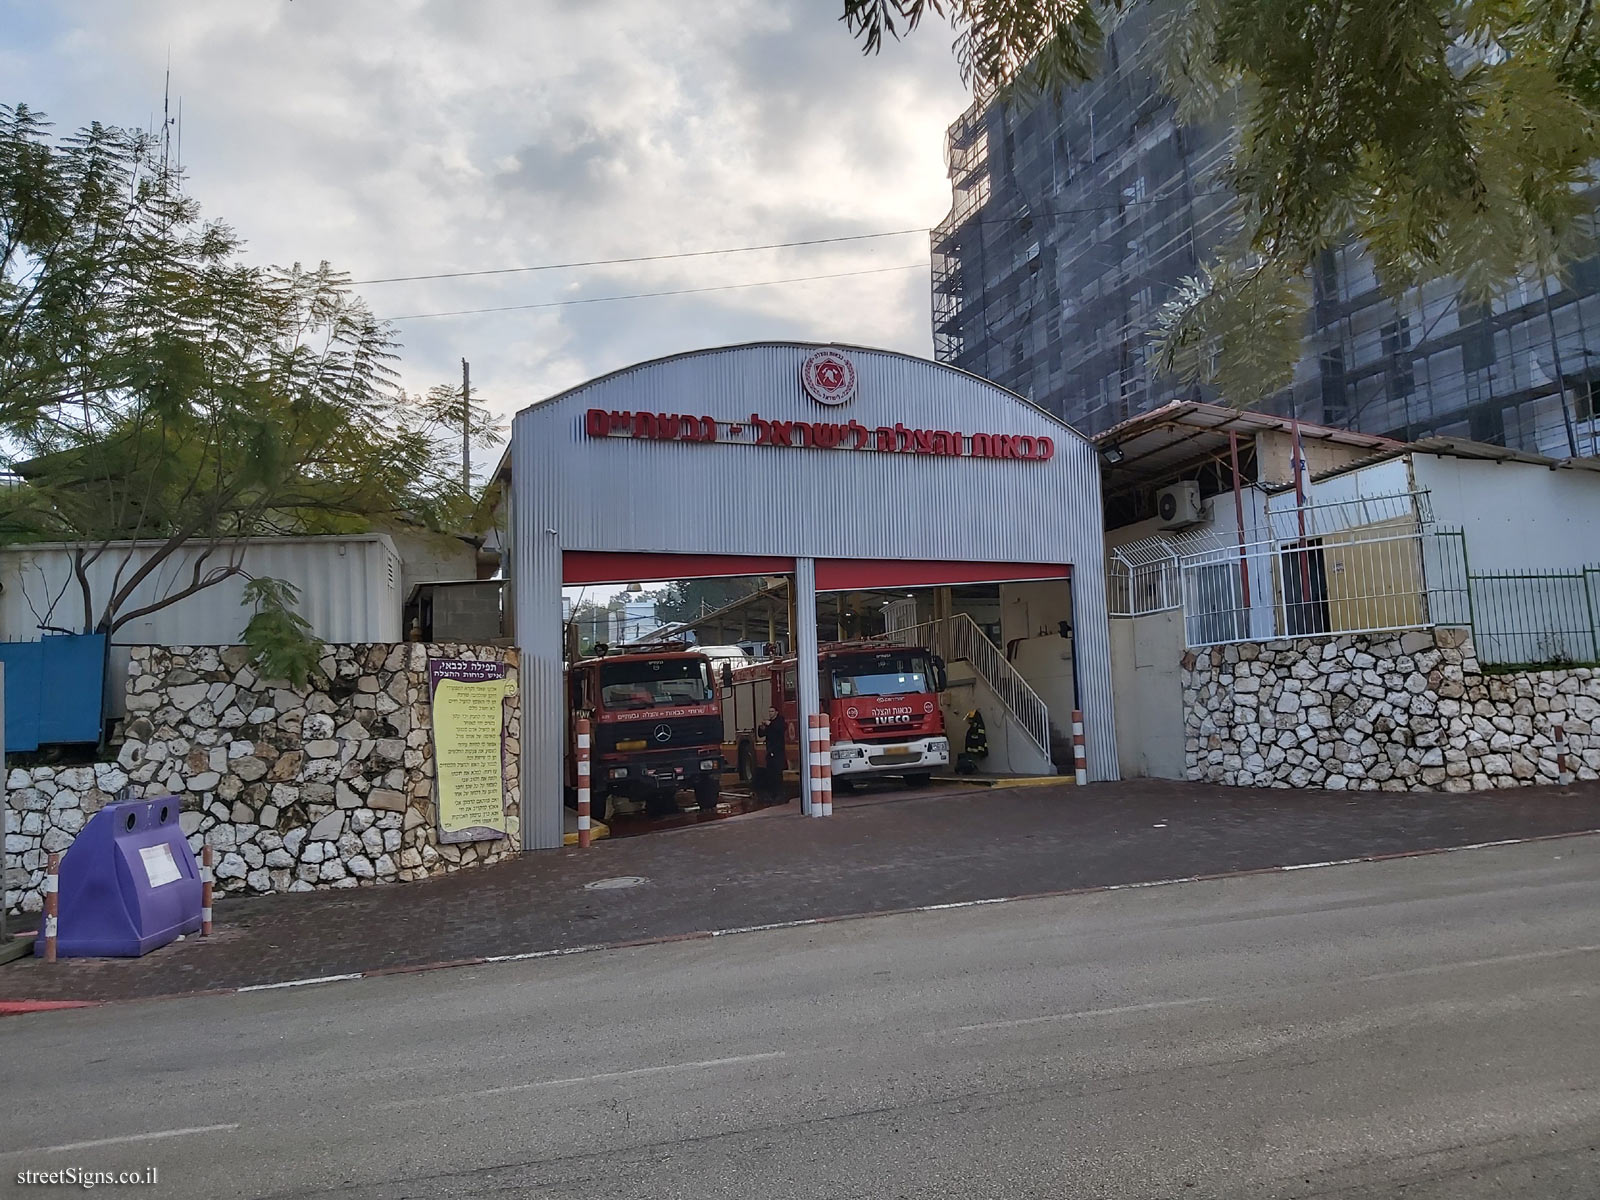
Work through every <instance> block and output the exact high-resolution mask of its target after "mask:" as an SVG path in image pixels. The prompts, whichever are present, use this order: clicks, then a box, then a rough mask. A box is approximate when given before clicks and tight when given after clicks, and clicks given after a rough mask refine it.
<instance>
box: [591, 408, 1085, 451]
mask: <svg viewBox="0 0 1600 1200" xmlns="http://www.w3.org/2000/svg"><path fill="white" fill-rule="evenodd" d="M584 432H585V433H587V434H588V435H589V436H590V437H595V438H603V437H621V438H638V439H641V440H645V441H655V442H732V443H734V444H737V445H746V446H788V447H791V448H798V449H809V450H864V451H868V452H871V453H878V454H915V455H922V456H925V457H936V458H1013V459H1018V460H1021V461H1025V462H1048V461H1049V460H1050V459H1052V458H1054V457H1055V453H1056V444H1055V441H1054V440H1053V439H1051V438H1048V437H1043V436H1039V435H1034V434H1012V433H973V434H964V433H962V432H961V431H960V430H954V429H912V428H908V427H907V426H905V425H902V424H900V423H898V422H897V423H895V424H894V425H879V426H877V427H876V428H874V427H872V426H868V425H863V424H861V423H860V422H859V421H848V422H845V423H843V424H840V423H837V422H829V421H778V420H769V419H768V418H766V417H763V416H761V415H759V414H757V413H751V414H750V419H749V420H748V421H744V422H739V423H733V422H727V421H718V420H717V419H716V418H715V417H707V416H695V415H690V414H687V413H651V412H619V411H616V410H609V411H608V410H606V409H602V408H591V409H590V410H589V411H588V412H587V413H586V414H585V415H584Z"/></svg>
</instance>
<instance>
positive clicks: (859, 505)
mask: <svg viewBox="0 0 1600 1200" xmlns="http://www.w3.org/2000/svg"><path fill="white" fill-rule="evenodd" d="M836 348H837V349H840V350H842V351H844V352H845V353H846V354H848V355H849V357H850V359H851V361H852V362H853V364H854V366H855V368H856V372H857V377H858V384H857V392H856V396H855V398H854V399H853V400H852V401H850V402H849V403H848V404H846V405H843V406H840V407H838V408H824V407H823V406H822V405H820V404H818V403H816V402H815V401H813V400H812V399H810V398H809V397H808V396H807V395H806V394H805V392H804V390H803V389H802V386H801V383H800V372H801V365H802V363H803V362H804V360H805V359H806V357H807V355H808V354H810V353H811V352H812V351H814V350H816V349H817V347H816V346H814V345H806V344H799V343H767V344H758V345H751V346H737V347H729V348H725V349H717V350H705V351H697V352H692V353H688V354H684V355H679V356H676V357H672V358H667V359H660V360H657V361H654V362H650V363H644V364H641V365H639V366H635V367H630V368H628V369H626V370H623V371H619V372H617V373H615V374H612V375H608V376H605V377H603V378H601V379H597V380H594V381H592V382H590V383H587V384H584V385H583V386H581V387H578V388H575V389H573V390H572V391H570V392H567V393H564V394H563V395H561V396H558V397H555V398H554V399H551V400H548V401H545V402H543V403H541V404H536V405H534V406H533V407H531V408H527V409H524V410H523V411H522V412H521V413H519V414H518V415H517V418H516V422H515V425H514V428H513V439H512V449H511V461H512V492H513V501H512V519H511V523H512V536H511V543H512V547H513V553H512V555H511V559H512V562H511V570H510V575H511V577H512V578H513V579H514V583H515V587H514V592H515V605H516V630H517V639H518V643H519V645H520V646H521V647H522V649H523V654H524V660H523V672H524V673H523V680H524V687H525V688H526V689H527V691H528V694H529V696H530V701H529V711H530V712H536V711H546V712H550V713H559V712H561V711H562V694H561V687H560V672H561V638H560V628H559V619H558V618H559V614H560V611H561V606H560V596H561V578H562V573H561V555H562V552H563V551H565V550H594V551H646V552H656V553H698V554H757V555H783V556H793V557H796V558H810V559H817V558H846V559H904V560H917V561H959V562H1021V563H1071V564H1072V565H1073V568H1074V579H1073V589H1072V590H1073V595H1074V599H1075V601H1076V602H1077V604H1078V606H1079V607H1078V609H1077V612H1076V620H1075V631H1076V639H1077V642H1076V652H1077V655H1078V663H1079V670H1080V686H1081V688H1082V696H1081V698H1080V703H1081V705H1082V707H1083V708H1084V710H1085V712H1086V713H1087V714H1088V719H1087V721H1086V726H1087V736H1088V749H1089V767H1090V774H1091V776H1092V777H1093V778H1097V779H1112V778H1115V777H1116V772H1117V757H1116V737H1115V732H1114V730H1113V727H1112V722H1113V716H1112V707H1111V670H1110V650H1109V636H1110V635H1109V630H1108V628H1107V623H1106V615H1105V582H1104V562H1103V559H1104V555H1105V551H1104V545H1103V521H1102V517H1101V502H1100V465H1099V459H1098V456H1097V454H1096V452H1095V450H1094V447H1093V446H1092V445H1091V444H1090V443H1089V442H1087V441H1086V440H1085V439H1083V438H1082V437H1081V436H1080V435H1078V434H1077V433H1076V432H1075V431H1073V430H1072V429H1070V428H1069V427H1068V426H1066V425H1063V424H1062V423H1060V422H1059V421H1057V420H1055V419H1054V418H1053V417H1051V416H1050V415H1049V414H1047V413H1045V412H1043V411H1042V410H1040V409H1038V408H1035V407H1034V406H1032V405H1030V404H1028V403H1027V402H1026V401H1024V400H1022V399H1021V398H1020V397H1018V396H1016V395H1014V394H1012V393H1010V392H1007V391H1005V390H1004V389H1002V388H999V387H996V386H995V385H994V384H991V383H987V382H985V381H983V380H980V379H978V378H976V377H974V376H972V375H968V374H967V373H965V372H963V371H959V370H956V369H954V368H951V367H948V366H944V365H941V364H939V363H935V362H931V361H928V360H926V359H917V358H912V357H909V356H906V355H901V354H895V353H890V352H887V351H882V350H868V349H858V348H855V347H836ZM591 408H596V409H603V410H606V411H613V410H614V411H628V412H640V411H645V412H658V413H680V414H691V415H696V416H699V415H708V416H711V417H714V418H715V419H717V420H718V421H724V422H748V421H750V419H751V417H752V416H753V415H758V416H760V417H762V418H764V419H778V420H800V421H828V422H839V423H845V422H849V421H851V420H855V421H858V422H860V423H861V424H863V425H866V426H868V427H869V428H876V427H879V426H884V425H888V426H893V425H895V424H896V423H897V422H900V423H904V424H905V425H907V426H910V427H914V428H921V429H944V430H958V431H961V432H962V433H964V434H967V435H969V436H970V435H972V434H976V433H1004V434H1012V435H1020V434H1026V435H1031V436H1035V437H1038V436H1044V437H1049V438H1051V439H1053V440H1054V443H1055V456H1054V458H1053V459H1052V460H1050V461H1048V462H1024V461H1015V460H1001V459H987V458H971V457H928V456H918V455H912V454H883V453H845V452H839V451H827V450H805V449H799V448H785V447H775V446H754V445H746V444H715V445H708V444H691V445H685V444H682V443H679V442H655V441H646V440H642V439H640V440H633V439H625V438H592V437H588V436H586V434H585V426H584V417H585V412H586V411H587V410H589V409H591ZM561 732H562V731H561V728H560V722H559V721H557V720H548V721H543V722H539V723H537V724H534V723H532V722H530V728H529V730H528V731H527V732H526V734H525V737H524V747H525V753H526V755H527V761H526V762H525V764H524V775H523V778H524V779H525V780H526V781H527V782H526V785H525V787H526V792H527V794H526V795H525V797H524V800H525V809H524V812H525V813H526V814H527V815H526V817H525V820H527V821H529V822H530V827H529V828H528V830H527V833H528V835H529V841H528V844H529V845H532V846H542V845H556V844H559V840H560V830H561V826H560V817H561V814H560V809H559V804H560V789H559V787H558V783H557V781H558V773H559V769H560V766H559V764H560V755H561Z"/></svg>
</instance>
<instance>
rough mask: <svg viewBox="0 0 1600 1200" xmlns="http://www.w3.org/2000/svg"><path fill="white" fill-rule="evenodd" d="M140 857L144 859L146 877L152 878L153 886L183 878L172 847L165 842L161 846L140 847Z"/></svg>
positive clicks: (151, 884)
mask: <svg viewBox="0 0 1600 1200" xmlns="http://www.w3.org/2000/svg"><path fill="white" fill-rule="evenodd" d="M139 857H140V858H142V859H144V873H145V878H147V879H149V880H150V886H151V887H153V888H155V887H160V886H161V885H162V884H164V883H176V882H177V881H178V880H180V879H182V878H183V874H182V873H181V872H180V871H179V870H178V864H177V862H176V861H174V859H173V857H172V847H171V846H169V845H167V844H166V843H165V842H163V843H161V845H159V846H141V847H139Z"/></svg>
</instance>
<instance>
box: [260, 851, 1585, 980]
mask: <svg viewBox="0 0 1600 1200" xmlns="http://www.w3.org/2000/svg"><path fill="white" fill-rule="evenodd" d="M1596 834H1600V829H1581V830H1574V831H1572V832H1570V833H1564V834H1552V835H1550V836H1549V837H1536V838H1506V839H1504V840H1503V841H1498V842H1475V843H1472V844H1470V845H1466V846H1443V847H1439V848H1436V849H1432V850H1412V851H1401V852H1398V853H1395V854H1390V855H1380V856H1367V857H1363V858H1339V859H1330V860H1329V861H1327V862H1313V863H1291V864H1289V865H1287V866H1276V867H1256V868H1248V869H1245V870H1240V871H1227V872H1223V873H1221V874H1216V875H1177V876H1172V877H1170V878H1167V879H1148V880H1141V881H1139V882H1136V883H1111V884H1099V885H1088V886H1085V887H1080V888H1069V889H1065V890H1062V891H1054V892H1042V893H1029V894H1026V895H1020V896H989V897H985V898H983V899H981V900H957V901H953V902H950V903H945V904H921V905H917V906H915V907H912V908H904V909H893V910H891V911H888V912H863V913H842V914H839V915H837V916H830V917H800V918H797V919H795V920H792V921H770V922H767V923H765V924H761V925H737V926H733V927H732V928H727V929H706V930H698V931H696V932H693V933H688V934H678V935H668V936H666V937H661V938H645V939H642V940H641V941H639V942H636V943H631V944H630V945H627V946H618V945H613V944H609V943H606V942H592V943H590V944H588V945H583V946H563V947H557V948H553V949H549V950H526V951H523V952H521V953H516V954H491V955H486V956H484V957H482V958H474V959H471V960H469V962H467V963H462V964H457V963H421V964H418V965H417V966H415V967H413V968H411V972H413V973H414V972H423V971H430V970H434V969H436V968H438V967H441V966H457V965H463V966H478V965H486V964H489V963H518V962H535V961H537V960H539V959H543V958H565V957H567V956H568V955H572V954H593V953H595V952H596V951H601V950H620V949H633V948H637V947H639V946H655V945H662V944H670V943H672V942H678V941H694V940H697V939H702V938H720V937H733V936H735V935H737V934H742V933H770V932H775V931H778V930H782V929H807V928H810V927H812V926H816V925H833V924H838V923H842V922H845V921H857V920H863V919H866V918H871V917H891V916H894V917H897V916H909V915H912V914H915V913H935V912H954V911H957V910H960V909H964V908H985V907H987V906H989V905H994V904H1018V903H1023V902H1026V901H1036V900H1056V899H1063V898H1067V897H1077V896H1092V895H1095V894H1098V893H1101V892H1137V891H1144V890H1146V889H1148V888H1168V887H1176V886H1178V885H1180V884H1186V883H1201V882H1222V881H1226V880H1229V879H1234V878H1242V877H1246V876H1252V875H1270V874H1273V873H1275V872H1288V871H1314V870H1320V869H1322V868H1324V867H1351V866H1359V865H1362V864H1365V863H1373V862H1389V861H1396V860H1399V859H1405V858H1426V857H1431V856H1433V855H1436V854H1454V853H1457V852H1459V851H1463V850H1492V849H1496V848H1499V847H1502V846H1521V845H1527V844H1529V843H1531V842H1538V841H1550V840H1554V839H1556V838H1567V837H1592V836H1594V835H1596ZM1557 857H1560V856H1559V855H1558V856H1557ZM394 973H396V972H389V971H381V970H380V971H352V972H350V973H349V974H345V975H319V976H316V977H314V978H311V979H290V980H285V981H284V982H282V983H253V984H247V985H246V986H244V987H241V988H235V989H234V991H235V992H266V991H276V990H279V989H282V988H297V987H306V986H308V985H310V984H313V983H339V982H343V981H345V980H351V979H370V978H374V977H377V976H381V975H387V974H394Z"/></svg>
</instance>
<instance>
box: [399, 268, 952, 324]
mask: <svg viewBox="0 0 1600 1200" xmlns="http://www.w3.org/2000/svg"><path fill="white" fill-rule="evenodd" d="M927 269H928V264H927V263H925V262H922V263H907V264H906V265H905V266H901V267H872V268H870V269H868V270H865V271H834V272H832V273H830V274H827V275H794V276H791V277H790V278H788V279H758V280H755V281H753V282H751V283H723V284H718V285H716V286H715V287H693V288H673V289H671V290H669V291H662V292H625V293H623V294H621V295H617V296H586V297H584V298H582V299H578V300H547V301H545V302H543V303H542V304H502V305H497V306H496V307H494V308H462V309H456V310H454V311H452V312H431V313H407V314H406V315H405V316H402V317H386V318H384V319H385V320H388V321H420V320H423V319H425V318H427V317H471V316H477V315H478V314H480V313H501V312H526V311H527V310H529V309H534V308H569V307H571V306H573V305H577V304H609V303H610V302H612V301H614V300H650V299H654V298H655V297H658V296H691V295H694V294H696V293H699V292H731V291H735V290H737V289H739V288H756V287H776V286H778V285H779V284H785V283H811V282H813V281H814V280H818V279H850V278H852V277H854V276H857V275H886V274H889V273H890V272H892V271H926V270H927Z"/></svg>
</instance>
